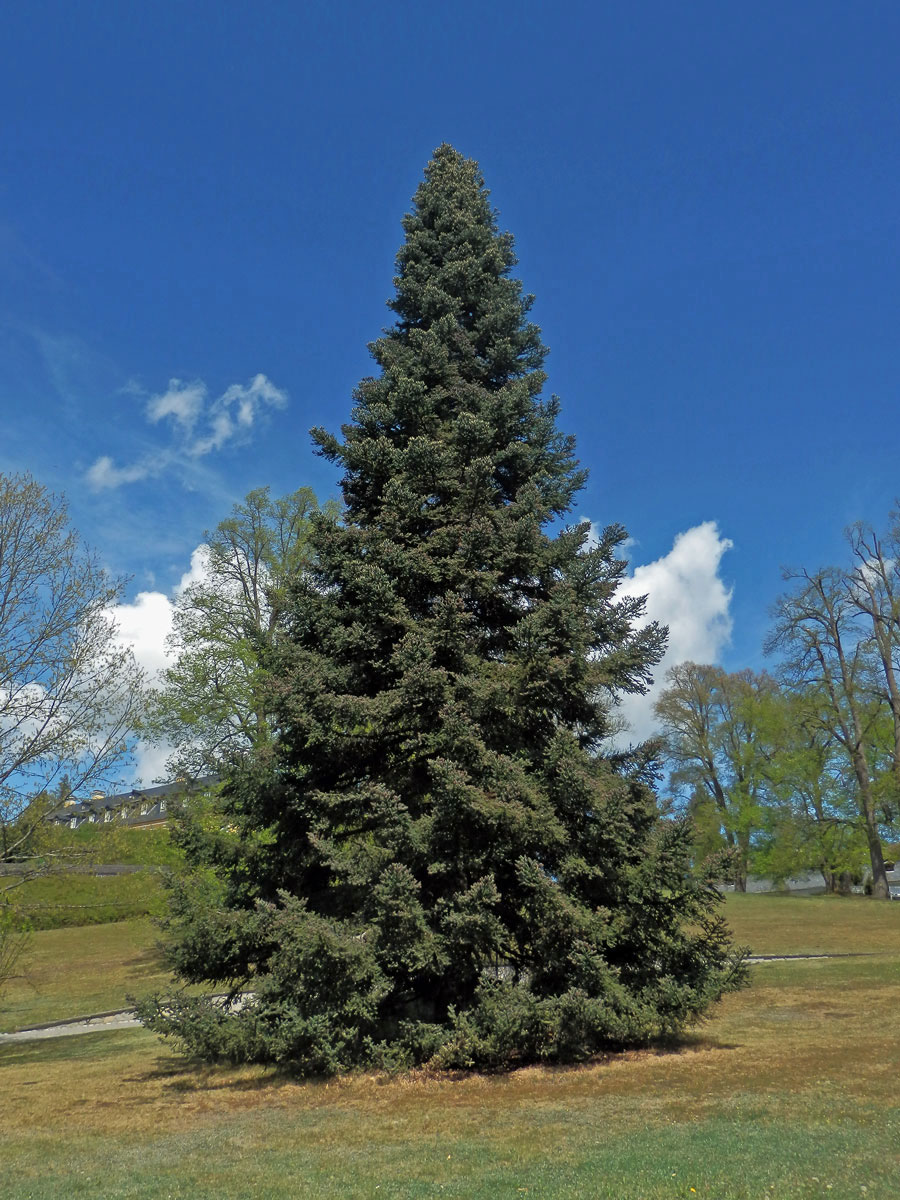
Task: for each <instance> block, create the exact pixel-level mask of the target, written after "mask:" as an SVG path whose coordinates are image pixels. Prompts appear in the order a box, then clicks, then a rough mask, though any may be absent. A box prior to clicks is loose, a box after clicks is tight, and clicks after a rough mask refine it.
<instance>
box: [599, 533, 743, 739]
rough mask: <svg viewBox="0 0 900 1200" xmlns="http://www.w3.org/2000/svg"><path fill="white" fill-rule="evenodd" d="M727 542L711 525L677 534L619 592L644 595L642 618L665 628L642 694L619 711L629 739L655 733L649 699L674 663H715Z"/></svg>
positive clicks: (721, 633)
mask: <svg viewBox="0 0 900 1200" xmlns="http://www.w3.org/2000/svg"><path fill="white" fill-rule="evenodd" d="M732 544H733V543H732V542H731V541H730V540H729V539H728V538H725V537H722V535H721V534H720V533H719V528H718V526H717V525H716V523H715V521H704V522H703V524H702V525H695V526H694V527H693V528H692V529H687V530H685V532H684V533H679V534H678V536H677V537H676V538H675V541H674V543H673V545H672V549H671V550H670V551H669V553H668V554H665V555H663V557H662V558H658V559H656V561H655V562H652V563H647V564H646V565H644V566H640V567H635V568H634V570H633V571H632V573H631V575H630V576H629V577H628V578H627V579H626V580H625V582H624V583H623V584H622V587H621V589H620V591H621V593H622V594H624V595H627V596H643V595H646V597H647V603H646V619H647V620H648V621H659V623H660V624H661V625H668V627H669V642H668V648H667V650H666V655H665V658H664V659H663V661H662V662H661V663H660V665H659V666H658V667H657V668H656V671H655V672H654V682H653V686H652V687H651V689H650V691H649V693H648V694H647V695H646V696H627V697H625V698H624V699H623V701H622V705H621V708H620V710H619V711H620V713H621V714H622V716H624V718H625V719H626V720H627V721H628V724H629V726H630V735H629V736H630V739H631V740H635V741H638V740H642V739H643V738H646V737H649V736H650V734H651V733H653V732H655V729H656V722H655V719H654V716H653V701H654V700H655V699H656V697H657V695H658V694H659V692H660V691H661V689H662V688H663V687H664V685H665V673H666V671H667V670H668V669H669V667H671V666H674V665H675V664H676V663H680V662H685V661H688V660H690V661H692V662H700V663H709V662H716V661H717V660H718V658H719V655H720V654H721V652H722V650H723V649H724V648H725V646H726V645H727V644H728V641H729V639H730V638H731V629H732V619H731V612H730V606H731V595H732V592H731V589H730V588H727V587H726V586H725V584H724V583H723V581H722V579H721V577H720V575H719V569H720V566H721V563H722V556H723V555H724V553H725V552H726V550H730V549H731V547H732Z"/></svg>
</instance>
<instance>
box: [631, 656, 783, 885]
mask: <svg viewBox="0 0 900 1200" xmlns="http://www.w3.org/2000/svg"><path fill="white" fill-rule="evenodd" d="M666 680H667V686H666V687H665V689H664V690H663V691H662V692H661V693H660V695H659V698H658V699H657V701H656V704H655V706H654V710H655V712H656V715H657V717H658V718H659V720H660V722H661V724H662V730H663V735H664V738H665V750H666V754H667V757H668V758H669V761H670V762H671V764H672V766H673V773H672V778H671V782H672V785H673V787H674V788H675V790H676V791H678V790H680V789H682V790H686V791H687V792H688V794H689V795H690V802H689V806H688V807H689V811H690V812H691V815H692V817H693V819H694V820H695V821H696V822H697V823H698V824H699V826H700V828H701V829H702V830H704V831H705V834H704V838H703V840H704V842H705V843H706V844H707V847H708V848H709V849H712V848H714V846H715V843H716V838H715V836H713V837H712V838H710V834H713V835H714V831H716V830H717V831H718V835H719V838H720V839H721V844H723V845H725V846H727V847H728V849H729V850H730V851H731V864H732V866H731V869H732V871H733V878H734V882H735V886H736V887H737V888H738V890H739V891H745V890H746V887H747V875H748V873H749V871H750V866H751V856H752V852H753V848H754V838H755V837H756V835H758V834H759V832H760V831H761V830H762V829H763V828H764V827H765V823H766V805H767V803H768V800H769V783H770V778H769V770H768V765H769V761H770V758H771V745H770V743H769V741H768V739H767V737H766V731H765V729H764V725H763V723H762V722H761V720H760V716H761V711H762V708H761V706H762V704H763V702H764V701H765V700H766V699H767V698H769V697H771V696H772V694H773V693H774V692H775V691H776V690H777V689H776V684H775V681H774V680H773V679H772V678H771V677H770V676H768V675H766V674H761V675H757V674H754V672H752V671H738V672H735V673H733V674H729V673H728V672H726V671H724V670H723V669H722V668H721V667H717V666H712V665H708V664H701V663H692V662H683V663H679V664H677V665H676V666H674V667H672V668H670V670H669V671H668V672H667V675H666Z"/></svg>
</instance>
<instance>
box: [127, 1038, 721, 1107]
mask: <svg viewBox="0 0 900 1200" xmlns="http://www.w3.org/2000/svg"><path fill="white" fill-rule="evenodd" d="M740 1049H742V1047H741V1045H740V1044H739V1043H732V1042H727V1041H723V1040H721V1039H719V1038H715V1037H709V1036H707V1035H705V1034H701V1033H696V1034H685V1035H683V1036H682V1037H680V1038H678V1039H660V1040H658V1041H655V1042H652V1043H650V1044H649V1045H644V1046H640V1047H620V1048H617V1049H614V1050H610V1051H607V1052H605V1053H601V1054H595V1055H593V1056H592V1057H591V1058H588V1059H583V1060H581V1061H579V1062H571V1063H559V1062H555V1063H551V1062H540V1061H535V1062H521V1063H516V1064H513V1065H511V1066H507V1067H504V1068H502V1069H496V1070H480V1071H479V1070H474V1069H473V1070H438V1069H433V1068H428V1067H416V1068H411V1069H407V1070H404V1071H384V1070H377V1069H372V1070H371V1071H366V1070H362V1069H361V1070H358V1071H351V1072H345V1073H342V1074H338V1075H330V1076H303V1075H300V1074H297V1073H295V1072H292V1071H291V1070H290V1069H289V1068H286V1067H281V1066H278V1065H277V1064H261V1063H254V1064H245V1065H244V1064H241V1065H236V1064H234V1063H229V1062H227V1061H224V1060H223V1061H222V1062H213V1063H210V1062H207V1061H204V1060H202V1059H197V1058H194V1057H192V1056H190V1055H188V1054H180V1053H178V1052H177V1051H174V1052H172V1053H169V1054H161V1055H160V1056H159V1057H158V1058H157V1059H156V1062H155V1065H154V1066H153V1067H152V1068H151V1069H150V1070H147V1071H141V1072H135V1073H134V1074H131V1075H128V1076H125V1077H124V1079H125V1081H126V1082H128V1083H135V1084H147V1083H157V1084H161V1085H162V1086H163V1088H164V1089H165V1090H168V1091H171V1092H175V1093H178V1094H180V1095H190V1094H194V1093H200V1092H220V1093H228V1092H233V1093H254V1092H260V1093H261V1092H264V1091H268V1092H271V1091H273V1090H278V1089H280V1088H287V1087H290V1088H296V1087H298V1086H300V1087H303V1088H309V1089H313V1090H318V1089H325V1088H328V1087H332V1088H333V1087H334V1086H335V1084H338V1085H353V1084H354V1083H356V1084H363V1083H364V1084H365V1085H366V1086H367V1087H375V1088H381V1087H387V1086H391V1085H396V1084H401V1085H402V1084H404V1083H407V1084H414V1083H420V1084H424V1083H430V1084H440V1083H444V1084H454V1083H467V1082H471V1081H476V1080H485V1081H486V1080H496V1081H503V1080H510V1081H512V1080H515V1078H516V1077H517V1076H519V1075H521V1074H523V1073H524V1072H532V1073H533V1072H536V1071H537V1072H540V1073H541V1074H544V1075H546V1076H547V1077H548V1078H551V1079H558V1078H560V1077H573V1076H575V1075H578V1074H583V1073H588V1072H596V1071H597V1069H598V1068H599V1069H601V1071H602V1068H604V1067H611V1066H614V1065H616V1064H619V1063H623V1062H633V1061H638V1060H645V1061H646V1060H648V1059H651V1060H665V1059H670V1060H675V1059H678V1058H683V1057H686V1056H689V1055H691V1054H698V1053H703V1052H705V1051H736V1050H740Z"/></svg>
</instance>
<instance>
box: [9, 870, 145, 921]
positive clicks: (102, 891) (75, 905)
mask: <svg viewBox="0 0 900 1200" xmlns="http://www.w3.org/2000/svg"><path fill="white" fill-rule="evenodd" d="M6 899H7V901H8V902H9V903H10V904H11V905H12V907H13V909H14V911H15V912H16V913H17V915H18V916H19V917H21V918H22V920H24V921H26V922H27V923H28V924H29V925H30V926H31V928H32V929H37V930H46V929H60V928H63V927H65V926H74V925H102V924H106V923H107V922H109V921H124V920H127V919H129V918H131V917H144V916H154V915H157V914H159V913H160V912H162V908H163V903H164V901H163V886H162V880H161V877H160V875H159V872H158V871H156V870H154V869H152V868H148V869H145V870H142V871H136V872H134V873H133V874H130V875H91V874H88V873H82V872H80V871H72V872H67V873H65V874H60V875H47V876H44V877H43V878H38V879H30V880H28V882H27V883H23V884H20V885H19V886H18V887H15V888H11V889H10V891H8V892H7V893H6Z"/></svg>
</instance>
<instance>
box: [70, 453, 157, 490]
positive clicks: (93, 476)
mask: <svg viewBox="0 0 900 1200" xmlns="http://www.w3.org/2000/svg"><path fill="white" fill-rule="evenodd" d="M171 459H172V456H171V455H170V454H167V453H165V452H162V453H160V454H158V455H156V456H155V457H147V458H142V459H139V460H138V462H135V463H132V464H131V466H129V467H117V466H116V464H115V463H114V462H113V460H112V459H111V458H110V457H109V455H108V454H101V456H100V457H99V458H98V459H97V461H96V462H95V463H93V464H92V465H91V467H90V468H89V469H88V471H87V474H86V475H85V478H86V479H87V482H88V484H89V485H90V486H91V487H92V488H93V489H94V491H95V492H102V491H103V490H104V489H106V488H117V487H121V485H122V484H123V483H137V482H138V481H139V480H141V479H149V478H150V477H151V476H153V475H159V474H160V473H161V472H162V471H164V470H165V468H166V466H168V464H169V462H171Z"/></svg>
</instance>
